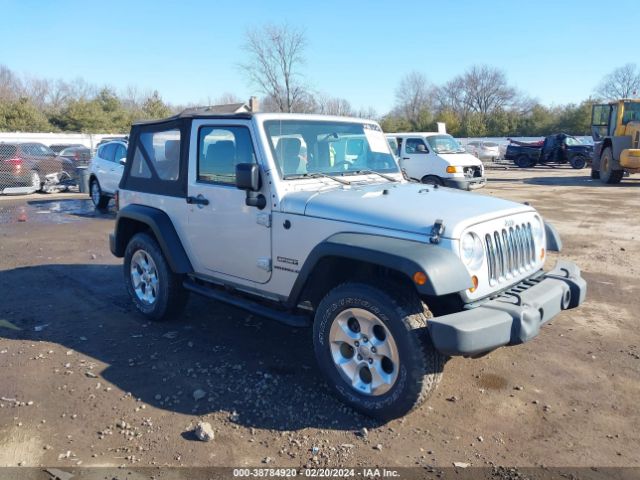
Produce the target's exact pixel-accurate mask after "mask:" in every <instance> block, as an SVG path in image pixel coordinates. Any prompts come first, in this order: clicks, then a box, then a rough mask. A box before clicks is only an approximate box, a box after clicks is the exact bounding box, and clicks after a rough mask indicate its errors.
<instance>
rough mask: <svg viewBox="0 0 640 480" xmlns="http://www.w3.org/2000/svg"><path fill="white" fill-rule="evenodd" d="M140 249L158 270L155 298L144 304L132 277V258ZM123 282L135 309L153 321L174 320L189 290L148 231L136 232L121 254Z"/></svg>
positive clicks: (184, 303) (183, 304) (180, 310)
mask: <svg viewBox="0 0 640 480" xmlns="http://www.w3.org/2000/svg"><path fill="white" fill-rule="evenodd" d="M139 250H142V251H144V252H146V253H147V255H149V256H150V257H151V259H152V260H153V263H154V264H155V267H156V270H157V276H158V283H159V288H158V293H157V297H156V299H155V301H154V303H152V304H151V305H148V304H145V303H144V302H142V301H141V300H140V299H139V298H138V296H137V294H136V292H135V289H134V286H133V281H132V278H131V259H132V258H133V256H134V254H135V253H136V252H137V251H139ZM124 282H125V285H126V288H127V292H128V293H129V296H130V297H131V300H132V301H133V303H134V305H135V306H136V308H137V309H138V311H140V312H141V313H142V314H143V315H144V316H145V317H147V318H148V319H149V320H153V321H156V322H161V321H167V320H175V319H177V318H178V317H179V316H180V313H182V310H183V309H184V307H185V305H186V303H187V300H188V299H189V292H188V291H187V290H185V288H184V287H183V286H182V282H183V278H182V275H177V274H175V273H173V271H172V270H171V268H170V267H169V264H168V262H167V260H166V259H165V257H164V255H163V253H162V250H161V249H160V246H159V245H158V242H156V240H155V239H154V238H153V237H152V236H151V235H149V234H147V233H137V234H135V235H134V236H133V237H131V240H129V243H128V244H127V248H126V250H125V253H124Z"/></svg>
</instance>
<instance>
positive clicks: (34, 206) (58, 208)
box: [0, 199, 115, 224]
mask: <svg viewBox="0 0 640 480" xmlns="http://www.w3.org/2000/svg"><path fill="white" fill-rule="evenodd" d="M84 218H101V219H113V218H115V209H114V208H113V206H112V205H110V207H109V209H108V210H105V211H98V210H96V209H95V208H94V206H93V203H92V202H91V200H89V199H86V200H64V199H63V200H33V201H30V202H27V204H19V205H3V204H0V224H7V223H22V222H28V223H39V224H42V223H45V224H55V223H72V222H78V221H81V220H83V219H84Z"/></svg>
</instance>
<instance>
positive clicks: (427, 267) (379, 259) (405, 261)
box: [287, 233, 473, 304]
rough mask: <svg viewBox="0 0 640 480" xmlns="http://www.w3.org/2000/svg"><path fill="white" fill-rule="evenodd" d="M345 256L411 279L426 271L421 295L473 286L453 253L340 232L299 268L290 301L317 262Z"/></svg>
mask: <svg viewBox="0 0 640 480" xmlns="http://www.w3.org/2000/svg"><path fill="white" fill-rule="evenodd" d="M325 257H342V258H348V259H352V260H359V261H362V262H365V263H371V264H374V265H378V266H381V267H386V268H389V269H392V270H397V271H399V272H401V273H403V274H404V275H406V276H407V277H408V278H409V279H411V278H413V275H414V274H415V273H416V272H424V273H425V274H426V275H427V282H426V283H425V284H424V285H415V286H416V289H417V290H418V293H420V294H421V295H433V296H441V295H446V294H449V293H457V292H460V291H462V290H466V289H468V288H471V287H473V284H472V282H471V276H470V275H469V273H468V272H467V269H466V267H465V266H464V264H463V263H462V261H461V260H460V258H458V256H457V255H455V254H454V253H453V252H451V251H449V250H446V249H444V248H441V247H438V246H436V245H432V244H429V243H422V242H415V241H412V240H404V239H399V238H392V237H381V236H377V235H370V234H365V233H338V234H335V235H332V236H331V237H329V238H327V239H326V240H324V241H323V242H322V243H319V244H318V245H317V246H316V247H315V248H314V249H313V250H312V251H311V253H310V254H309V256H308V257H307V259H306V261H305V262H304V265H303V266H302V268H301V269H300V273H299V274H298V278H297V280H296V282H295V284H294V285H293V288H292V290H291V294H290V295H289V300H288V302H287V303H289V304H295V303H296V302H297V301H298V297H299V295H300V293H301V292H302V289H303V288H304V286H305V284H306V282H307V279H308V278H309V277H310V276H311V274H312V272H313V270H314V268H315V266H316V264H317V263H318V262H319V261H320V260H321V259H322V258H325Z"/></svg>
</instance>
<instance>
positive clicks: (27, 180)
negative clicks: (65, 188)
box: [0, 142, 64, 193]
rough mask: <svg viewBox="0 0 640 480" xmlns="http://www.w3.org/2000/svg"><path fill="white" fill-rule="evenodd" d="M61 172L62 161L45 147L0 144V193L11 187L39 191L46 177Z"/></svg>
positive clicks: (34, 144) (36, 144) (35, 144)
mask: <svg viewBox="0 0 640 480" xmlns="http://www.w3.org/2000/svg"><path fill="white" fill-rule="evenodd" d="M63 170H64V167H63V160H62V159H61V158H60V157H58V156H56V154H55V153H54V152H53V151H52V150H51V149H50V148H49V147H47V146H46V145H43V144H41V143H17V142H15V143H0V193H3V191H4V190H5V189H6V188H12V187H33V188H34V189H36V190H40V189H41V188H42V185H43V183H44V181H45V177H46V176H47V175H49V174H51V173H60V172H62V171H63Z"/></svg>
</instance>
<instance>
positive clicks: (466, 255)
mask: <svg viewBox="0 0 640 480" xmlns="http://www.w3.org/2000/svg"><path fill="white" fill-rule="evenodd" d="M460 256H461V257H462V261H463V262H464V263H465V265H466V266H467V267H469V268H470V269H471V270H476V269H478V268H480V266H481V265H482V260H483V259H484V248H483V247H482V241H481V240H480V237H478V235H476V234H475V233H466V234H465V235H464V236H463V237H462V240H461V241H460Z"/></svg>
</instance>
